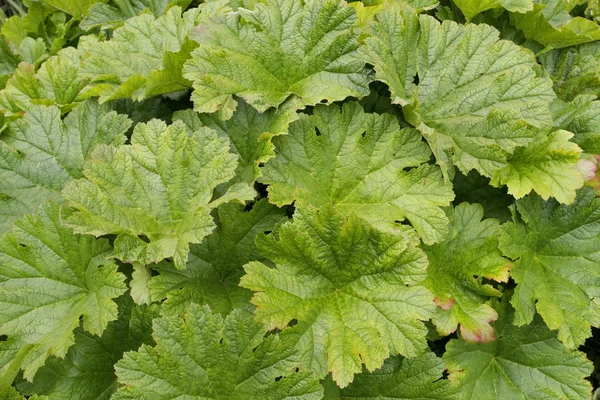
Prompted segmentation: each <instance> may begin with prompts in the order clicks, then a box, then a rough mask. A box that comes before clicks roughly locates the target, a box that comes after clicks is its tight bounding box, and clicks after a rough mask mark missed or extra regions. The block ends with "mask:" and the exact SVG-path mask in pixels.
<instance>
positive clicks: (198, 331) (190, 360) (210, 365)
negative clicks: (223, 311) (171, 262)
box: [113, 304, 323, 400]
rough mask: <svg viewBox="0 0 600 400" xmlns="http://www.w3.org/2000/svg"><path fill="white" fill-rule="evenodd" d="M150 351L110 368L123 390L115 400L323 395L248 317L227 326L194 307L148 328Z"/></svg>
mask: <svg viewBox="0 0 600 400" xmlns="http://www.w3.org/2000/svg"><path fill="white" fill-rule="evenodd" d="M153 327H154V333H153V337H154V340H155V341H156V346H154V347H150V346H147V345H143V346H142V347H141V348H140V349H139V350H138V351H137V352H135V353H133V352H130V353H126V354H125V356H124V358H123V359H122V360H121V361H119V362H118V363H117V365H116V371H117V376H118V377H119V383H120V384H121V385H123V386H121V388H119V391H118V392H117V393H116V394H115V396H114V397H113V399H115V400H124V399H139V400H161V399H165V400H166V399H174V398H190V399H191V398H197V399H201V398H202V399H220V398H227V399H232V400H246V399H265V400H287V399H289V400H292V399H293V400H318V399H321V398H322V397H323V388H322V387H321V385H319V381H318V380H317V379H316V378H315V377H314V375H312V374H311V373H310V372H309V371H305V370H299V369H298V361H297V357H296V356H295V355H294V353H293V350H292V349H290V348H286V347H285V346H284V344H283V343H282V342H281V341H280V340H279V338H278V337H277V336H276V335H271V336H269V337H266V338H265V335H264V331H263V329H262V326H261V325H260V324H257V323H256V322H254V321H253V320H252V315H251V314H249V313H248V312H246V311H242V310H236V311H234V312H233V313H231V314H230V315H228V316H227V317H226V318H225V319H223V318H222V317H221V316H220V315H219V314H212V313H211V312H210V309H209V308H208V307H204V308H201V307H200V306H198V305H196V304H192V305H190V306H189V308H187V310H186V312H185V314H183V315H182V316H179V315H177V314H170V315H167V316H165V317H162V318H159V319H156V320H154V323H153Z"/></svg>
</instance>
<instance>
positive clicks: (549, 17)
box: [510, 0, 600, 48]
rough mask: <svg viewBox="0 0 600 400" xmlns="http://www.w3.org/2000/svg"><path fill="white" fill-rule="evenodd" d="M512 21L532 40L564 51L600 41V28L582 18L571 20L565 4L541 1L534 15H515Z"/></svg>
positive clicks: (556, 0) (553, 0)
mask: <svg viewBox="0 0 600 400" xmlns="http://www.w3.org/2000/svg"><path fill="white" fill-rule="evenodd" d="M510 20H511V22H512V23H513V25H515V27H516V28H518V29H521V30H522V31H523V33H524V34H525V36H526V37H527V38H528V39H531V40H535V41H537V42H539V43H541V44H543V45H544V46H548V47H553V48H562V47H569V46H574V45H577V44H582V43H588V42H593V41H595V40H600V26H599V25H597V24H596V23H594V22H593V21H590V20H588V19H585V18H582V17H573V18H572V17H571V15H569V9H568V7H567V4H566V2H565V1H564V0H538V1H537V2H536V4H535V5H534V7H533V10H532V11H529V12H527V13H525V14H518V13H514V14H511V16H510Z"/></svg>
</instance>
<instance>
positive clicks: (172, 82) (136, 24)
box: [79, 7, 198, 102]
mask: <svg viewBox="0 0 600 400" xmlns="http://www.w3.org/2000/svg"><path fill="white" fill-rule="evenodd" d="M197 15H198V10H197V9H194V10H191V11H188V12H186V13H184V14H183V16H182V15H181V8H180V7H173V8H171V9H169V11H167V12H166V13H165V14H164V15H162V16H160V17H158V18H154V16H152V15H149V14H142V15H140V16H137V17H134V18H131V19H128V20H127V21H126V22H125V24H124V26H123V27H121V28H119V29H116V30H115V31H114V33H113V36H112V38H111V39H110V40H107V41H104V42H101V41H98V40H97V39H93V38H92V37H89V36H88V37H87V40H85V41H82V42H80V45H79V50H80V51H81V52H83V54H84V56H83V61H82V65H81V72H80V73H81V75H82V76H85V77H88V78H89V79H90V80H91V83H92V85H93V88H91V89H90V91H89V92H88V94H87V95H88V96H92V95H94V96H100V101H102V102H103V101H107V100H113V99H118V98H124V97H125V98H127V97H131V98H133V99H135V100H141V99H143V98H145V97H149V96H154V95H158V94H163V93H169V92H175V91H178V90H182V89H187V88H188V87H189V85H190V84H189V82H188V81H186V80H185V79H184V78H183V77H182V75H181V73H182V72H181V70H182V68H183V63H184V61H185V60H186V59H187V58H189V54H190V52H191V50H192V49H193V48H194V47H195V44H193V43H192V42H191V41H189V40H188V39H187V35H188V33H189V31H190V29H191V28H192V27H193V26H194V24H195V19H196V17H197Z"/></svg>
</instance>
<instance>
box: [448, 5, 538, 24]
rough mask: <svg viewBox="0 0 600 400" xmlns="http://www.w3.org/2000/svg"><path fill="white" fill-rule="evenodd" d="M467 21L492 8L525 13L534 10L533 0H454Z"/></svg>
mask: <svg viewBox="0 0 600 400" xmlns="http://www.w3.org/2000/svg"><path fill="white" fill-rule="evenodd" d="M454 3H455V4H456V5H457V6H458V8H460V11H462V13H463V14H464V16H465V18H466V19H467V21H470V20H471V19H473V17H474V16H476V15H477V14H479V13H482V12H484V11H486V10H491V9H498V8H500V9H502V8H503V9H506V10H508V11H511V12H518V13H524V12H527V11H532V10H533V0H454Z"/></svg>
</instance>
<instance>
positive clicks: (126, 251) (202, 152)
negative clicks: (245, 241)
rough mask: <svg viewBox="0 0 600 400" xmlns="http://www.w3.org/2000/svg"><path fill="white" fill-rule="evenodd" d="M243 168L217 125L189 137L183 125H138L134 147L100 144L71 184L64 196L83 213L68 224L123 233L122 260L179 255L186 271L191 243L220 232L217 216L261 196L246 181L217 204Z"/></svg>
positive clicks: (120, 241)
mask: <svg viewBox="0 0 600 400" xmlns="http://www.w3.org/2000/svg"><path fill="white" fill-rule="evenodd" d="M236 166H237V162H236V160H235V156H234V155H233V154H231V153H229V143H228V142H227V140H226V139H223V138H219V137H217V134H216V132H215V131H213V130H211V129H209V128H201V129H199V130H197V131H196V132H194V133H193V134H191V135H188V133H187V131H186V127H185V125H184V124H183V123H182V122H175V123H173V124H172V125H169V126H167V125H166V124H165V123H164V122H162V121H159V120H152V121H150V122H148V123H147V124H138V125H136V127H135V129H134V132H133V136H132V137H131V145H126V146H120V147H115V146H105V145H101V146H98V147H96V148H95V150H94V151H93V153H92V156H91V160H89V161H88V162H86V163H85V165H84V169H83V173H84V175H85V179H78V180H74V181H71V182H69V183H68V184H67V185H66V186H65V189H64V190H63V192H62V193H63V196H64V197H65V198H66V199H67V200H68V201H69V205H70V206H72V207H74V208H75V209H77V212H75V213H74V214H73V215H72V216H71V217H70V218H69V219H68V223H69V225H71V226H72V227H74V229H75V231H77V232H81V233H91V234H93V235H97V236H98V235H105V234H117V235H118V237H117V239H116V241H115V256H116V257H117V258H119V259H121V260H123V261H126V262H134V261H135V262H140V263H142V264H148V263H151V262H159V261H161V260H163V259H165V258H170V257H172V258H173V262H174V264H175V267H176V268H179V269H181V268H184V267H185V265H186V261H187V257H188V251H189V244H190V243H200V242H202V240H203V239H204V237H205V236H206V235H208V234H209V233H210V232H211V231H212V230H213V228H214V227H215V224H214V222H213V219H212V217H211V215H210V213H211V211H212V210H213V209H214V208H216V207H217V206H218V205H219V204H221V203H226V202H228V201H231V200H238V201H242V202H243V201H245V200H250V199H252V198H253V197H254V190H253V189H252V188H250V187H249V186H248V185H246V184H243V183H239V184H236V185H233V186H232V187H230V188H229V190H228V191H227V192H226V193H225V194H224V195H223V196H221V197H218V198H216V199H214V200H213V199H212V197H213V190H214V188H215V187H216V186H217V185H219V184H221V183H224V182H227V181H228V180H229V179H231V178H232V177H233V176H234V171H235V168H236Z"/></svg>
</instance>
